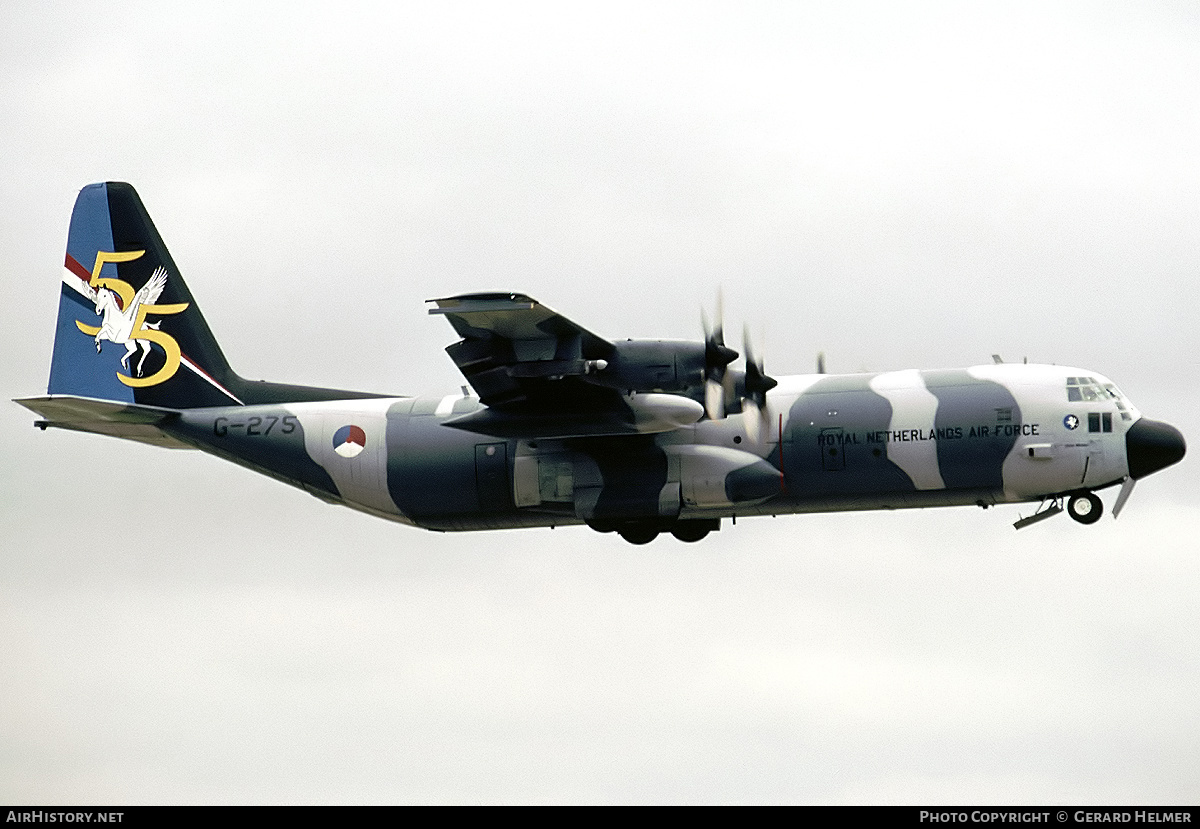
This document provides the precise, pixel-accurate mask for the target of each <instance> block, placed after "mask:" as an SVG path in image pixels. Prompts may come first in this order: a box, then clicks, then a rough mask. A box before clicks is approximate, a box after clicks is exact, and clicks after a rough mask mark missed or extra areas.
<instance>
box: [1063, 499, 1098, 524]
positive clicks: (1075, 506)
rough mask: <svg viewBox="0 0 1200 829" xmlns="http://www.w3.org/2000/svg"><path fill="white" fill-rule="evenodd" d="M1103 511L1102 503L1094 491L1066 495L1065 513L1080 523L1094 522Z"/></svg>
mask: <svg viewBox="0 0 1200 829" xmlns="http://www.w3.org/2000/svg"><path fill="white" fill-rule="evenodd" d="M1103 513H1104V504H1103V502H1102V501H1101V500H1100V499H1099V498H1098V497H1097V496H1096V493H1094V492H1076V493H1075V494H1074V495H1070V496H1068V497H1067V514H1068V515H1070V516H1071V517H1072V518H1074V519H1075V520H1076V521H1078V522H1079V523H1080V524H1095V523H1096V522H1097V521H1099V520H1100V516H1101V515H1102V514H1103Z"/></svg>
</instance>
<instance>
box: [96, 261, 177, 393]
mask: <svg viewBox="0 0 1200 829" xmlns="http://www.w3.org/2000/svg"><path fill="white" fill-rule="evenodd" d="M145 253H146V251H144V250H127V251H107V250H99V251H96V263H95V264H94V265H93V266H92V278H91V279H90V280H89V281H88V284H89V285H90V286H92V287H93V288H108V289H109V290H110V291H112V292H113V293H115V294H116V295H117V296H119V297H120V298H121V307H122V308H128V307H129V303H131V302H133V298H134V296H135V295H136V293H137V292H136V291H135V290H134V288H133V286H132V285H130V284H129V283H128V282H126V281H124V280H123V279H109V278H102V277H101V276H100V271H101V269H102V268H103V267H104V265H105V264H106V263H109V262H114V263H115V262H132V261H133V260H134V259H138V258H140V257H141V256H142V255H143V254H145ZM187 307H188V303H186V302H177V303H171V304H169V305H139V306H138V310H137V316H136V317H135V318H134V320H133V330H132V331H131V332H130V334H129V339H131V340H149V341H150V342H152V343H158V344H159V346H160V347H161V348H162V350H163V351H164V352H165V353H166V357H167V359H166V362H164V363H163V367H162V368H160V369H159V370H158V371H156V372H154V373H153V374H151V375H150V376H149V377H130V376H128V375H125V374H122V373H121V372H119V371H118V372H117V379H118V380H120V381H121V382H122V383H124V384H125V385H127V386H132V387H134V388H144V387H146V386H157V385H158V384H159V383H163V382H165V381H167V380H170V379H171V378H172V377H173V376H174V375H175V372H177V371H178V370H179V358H180V357H181V356H182V352H181V351H180V350H179V343H177V342H176V341H175V338H174V337H172V336H171V335H170V334H164V333H163V332H162V331H156V330H155V329H153V328H146V329H143V328H142V325H143V324H145V322H146V314H178V313H180V312H181V311H183V310H184V309H186V308H187ZM75 325H76V326H77V327H78V328H79V330H80V331H82V332H83V333H85V334H87V335H88V336H90V337H94V336H96V335H97V334H99V333H100V326H91V325H84V324H83V323H82V322H79V321H78V320H76V321H75Z"/></svg>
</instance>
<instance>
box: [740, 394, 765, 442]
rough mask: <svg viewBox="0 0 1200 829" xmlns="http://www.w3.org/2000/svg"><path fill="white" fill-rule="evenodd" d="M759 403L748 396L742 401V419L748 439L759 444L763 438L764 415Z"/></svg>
mask: <svg viewBox="0 0 1200 829" xmlns="http://www.w3.org/2000/svg"><path fill="white" fill-rule="evenodd" d="M762 414H763V413H762V412H761V411H759V408H758V404H756V403H755V402H754V401H753V400H750V399H749V398H747V399H746V400H745V401H744V402H743V403H742V421H743V423H744V425H745V427H746V440H748V441H750V444H751V445H752V446H757V445H758V444H759V442H760V440H761V438H762V425H763V420H764V418H763V416H762Z"/></svg>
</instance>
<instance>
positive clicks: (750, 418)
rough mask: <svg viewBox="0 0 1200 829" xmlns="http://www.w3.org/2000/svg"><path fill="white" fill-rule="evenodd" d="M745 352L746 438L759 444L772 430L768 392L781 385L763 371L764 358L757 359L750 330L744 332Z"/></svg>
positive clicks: (743, 407)
mask: <svg viewBox="0 0 1200 829" xmlns="http://www.w3.org/2000/svg"><path fill="white" fill-rule="evenodd" d="M742 342H743V350H744V351H745V352H746V379H745V380H744V381H743V385H744V387H745V397H744V398H743V399H742V413H743V419H744V420H745V425H746V437H747V438H749V439H750V441H751V442H752V443H758V442H759V439H760V438H761V436H762V434H763V433H764V432H767V431H768V430H769V429H770V420H771V411H770V408H769V406H768V403H767V392H769V391H770V390H771V389H773V388H775V387H776V386H778V385H779V381H777V380H776V379H775V378H774V377H770V376H768V375H767V373H766V371H765V370H764V369H763V361H762V358H761V357H760V358H757V359H756V358H755V356H754V349H753V347H752V346H751V344H750V329H749V327H745V328H743V330H742Z"/></svg>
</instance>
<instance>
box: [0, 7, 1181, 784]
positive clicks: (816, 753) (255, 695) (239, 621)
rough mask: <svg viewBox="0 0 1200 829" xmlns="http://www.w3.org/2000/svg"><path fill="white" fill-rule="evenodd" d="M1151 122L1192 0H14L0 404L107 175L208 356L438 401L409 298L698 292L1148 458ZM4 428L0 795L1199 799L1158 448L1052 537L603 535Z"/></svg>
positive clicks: (581, 300)
mask: <svg viewBox="0 0 1200 829" xmlns="http://www.w3.org/2000/svg"><path fill="white" fill-rule="evenodd" d="M247 5H248V6H249V8H246V6H247ZM1197 148H1200V7H1197V6H1196V4H1195V3H1192V2H1167V1H1166V0H1163V2H1155V1H1154V0H1142V2H1138V3H1100V2H1079V3H1053V2H1051V3H1047V2H1038V3H1008V4H1002V5H996V4H990V5H985V4H975V3H933V2H910V3H904V4H895V3H814V2H782V3H761V2H760V3H753V2H743V3H728V4H712V3H695V2H688V3H646V2H638V3H617V2H613V0H606V2H603V3H597V4H585V3H570V4H562V3H544V4H542V3H478V4H476V3H436V4H435V3H416V4H406V3H380V4H370V3H346V2H339V3H336V4H334V3H330V4H319V3H299V2H288V3H280V4H266V3H261V4H243V3H218V2H212V0H206V2H203V3H189V2H178V3H170V4H163V3H152V2H146V3H131V2H113V3H105V4H93V3H62V2H57V3H56V2H37V3H34V2H24V0H17V2H8V3H4V4H3V6H2V7H0V151H2V157H3V163H2V164H0V195H2V196H3V204H4V207H5V209H4V211H3V218H2V219H0V249H2V250H3V251H4V254H5V264H4V265H3V266H0V274H2V278H3V284H4V286H5V288H6V295H7V297H8V302H7V304H6V307H7V313H5V314H4V315H3V319H4V320H5V324H6V325H7V327H8V330H9V332H10V333H9V336H8V337H7V338H6V346H5V348H4V351H3V357H2V359H0V390H2V391H3V392H4V396H5V397H6V398H12V397H24V396H30V395H36V394H40V393H44V391H45V388H46V379H47V373H48V368H49V361H50V349H51V344H52V337H53V320H54V318H55V309H56V306H57V302H58V296H59V279H60V273H61V267H62V261H63V250H64V246H65V243H66V235H67V225H68V219H69V214H70V210H71V206H72V204H73V202H74V199H75V194H76V193H77V191H78V190H79V188H80V187H82V186H83V185H84V184H87V183H89V182H92V181H103V180H106V179H107V180H124V181H129V182H131V183H133V184H134V185H135V186H136V187H137V188H138V191H139V192H140V194H141V196H142V199H143V201H144V202H145V204H146V206H147V207H148V209H149V210H150V212H151V215H152V216H153V217H154V219H155V221H156V223H157V225H158V227H159V230H160V231H161V233H162V235H163V237H164V238H165V239H166V241H167V244H168V246H169V247H170V249H171V251H172V253H173V255H174V258H175V261H176V263H177V264H178V265H179V267H180V269H181V270H182V272H183V273H184V275H185V276H186V278H187V280H188V284H189V286H190V287H191V289H192V291H193V293H194V294H195V296H196V299H197V301H198V303H199V304H200V305H201V307H202V308H203V310H204V312H205V315H206V317H207V319H208V321H209V323H210V325H211V327H212V329H213V331H214V332H215V333H216V335H217V337H218V339H219V340H220V342H221V344H222V346H223V348H224V350H225V352H226V354H227V356H228V357H229V359H230V362H231V363H232V364H233V365H234V367H235V368H236V369H237V370H238V371H239V372H240V373H241V374H243V375H245V376H248V377H251V378H263V379H270V380H277V381H288V382H300V383H311V384H318V385H335V386H341V387H344V388H360V389H364V390H370V391H380V392H394V393H406V394H419V393H429V394H438V395H441V394H445V393H449V392H452V391H455V390H456V389H457V388H458V387H459V385H460V384H461V383H462V380H461V377H460V375H459V374H458V372H457V370H456V369H455V367H454V365H453V364H452V363H451V362H450V360H449V358H448V357H446V355H445V354H444V353H443V351H442V349H443V348H444V347H445V346H446V345H447V344H449V343H450V342H452V341H453V340H454V339H455V337H454V336H453V333H452V331H451V329H450V328H449V326H447V325H446V324H445V321H444V320H442V319H439V318H433V317H430V316H428V315H427V314H426V312H425V305H424V300H426V299H429V298H431V297H438V296H445V295H448V294H452V293H456V292H461V291H468V290H513V291H522V292H525V293H528V294H530V295H532V296H534V297H536V298H538V299H539V300H541V301H542V302H545V303H546V304H548V305H550V306H551V307H553V308H555V309H557V310H559V311H562V312H563V313H565V314H567V315H568V316H570V317H571V318H573V319H575V320H576V321H578V322H579V323H580V324H582V325H584V326H586V327H588V328H589V329H591V330H593V331H595V332H596V333H598V334H601V335H604V336H608V337H638V336H641V337H680V338H682V337H698V336H700V322H699V320H700V308H701V306H702V305H704V304H708V305H709V306H711V304H712V302H713V297H714V296H715V294H716V291H717V289H718V287H719V286H720V287H721V288H723V291H724V295H725V305H726V320H725V323H726V328H727V330H730V331H740V329H741V325H742V323H743V322H745V323H748V324H749V325H750V326H751V329H752V330H753V331H754V332H755V335H756V336H757V337H758V338H759V340H760V341H761V342H762V344H763V346H762V350H763V351H764V352H765V356H766V366H767V369H768V371H770V372H771V373H772V374H776V375H780V374H787V373H798V372H806V371H810V370H811V369H812V366H813V365H814V361H815V355H816V353H817V352H818V351H820V350H824V351H825V352H826V353H827V355H828V357H827V359H828V364H829V368H830V370H832V371H858V370H864V369H865V370H883V369H903V368H912V367H921V368H935V367H951V366H962V365H971V364H975V363H981V362H990V355H991V354H993V353H1000V354H1002V355H1003V356H1004V357H1005V358H1007V359H1010V360H1019V359H1021V358H1023V357H1028V358H1029V359H1030V360H1031V361H1033V360H1036V361H1044V362H1055V363H1061V364H1069V365H1078V366H1082V367H1085V368H1088V369H1090V370H1093V371H1095V372H1098V373H1102V374H1106V375H1108V376H1109V377H1111V378H1112V379H1113V380H1114V381H1115V382H1117V383H1118V384H1119V385H1120V386H1121V387H1122V389H1123V390H1124V391H1125V393H1126V394H1127V395H1129V396H1130V397H1131V398H1132V400H1133V401H1134V403H1135V404H1136V405H1138V406H1139V407H1140V408H1141V409H1142V410H1143V411H1144V412H1145V413H1146V414H1147V415H1148V416H1150V417H1152V418H1156V419H1161V420H1165V421H1168V422H1170V423H1173V424H1175V425H1176V426H1178V427H1179V428H1180V429H1181V430H1182V431H1183V432H1184V434H1185V436H1187V437H1188V439H1189V441H1190V442H1191V443H1192V445H1193V447H1195V446H1197V445H1200V438H1198V437H1197V436H1200V415H1198V411H1200V393H1198V392H1197V382H1196V377H1197V369H1198V368H1200V366H1198V358H1197V345H1198V342H1197V340H1198V337H1197V334H1196V319H1197V310H1198V301H1197V289H1196V284H1197V276H1198V275H1200V151H1198V149H1197ZM33 419H34V416H33V415H32V414H31V413H30V412H28V411H26V410H24V409H22V408H20V407H19V406H17V405H15V404H10V403H6V404H3V405H0V434H3V437H2V438H0V465H2V468H3V473H2V475H0V538H2V539H3V540H2V543H0V546H2V548H3V552H2V553H0V654H2V656H3V658H0V699H2V700H3V704H0V802H4V803H30V804H33V803H55V804H64V805H65V804H81V803H92V804H96V803H100V804H107V803H114V804H134V803H309V802H312V803H339V802H364V803H378V802H382V803H412V802H422V803H423V802H439V803H441V802H448V803H494V802H504V803H528V802H533V803H542V802H598V803H631V802H651V803H693V802H705V803H708V802H719V803H745V802H769V803H776V802H782V803H914V804H922V803H979V804H982V803H1046V804H1069V803H1138V804H1153V803H1195V802H1197V801H1200V776H1198V775H1197V772H1196V770H1197V769H1198V768H1200V713H1198V712H1200V709H1198V706H1197V704H1196V689H1197V688H1200V656H1198V652H1197V648H1196V642H1197V641H1200V595H1198V591H1200V561H1198V557H1197V552H1200V542H1198V540H1197V532H1198V529H1200V495H1197V493H1198V492H1200V480H1198V477H1200V473H1197V472H1196V471H1195V469H1196V468H1197V467H1196V464H1195V462H1194V459H1192V458H1188V459H1187V460H1185V462H1184V463H1183V464H1181V465H1180V466H1177V467H1172V468H1171V469H1169V470H1166V471H1164V472H1162V473H1160V474H1158V475H1155V476H1153V477H1151V478H1148V479H1146V480H1144V481H1142V482H1141V483H1139V485H1138V487H1137V491H1136V492H1135V493H1134V496H1133V498H1132V500H1131V501H1130V503H1129V505H1128V507H1127V509H1126V511H1125V512H1124V513H1123V515H1122V517H1121V519H1120V520H1119V521H1115V522H1114V521H1113V520H1112V519H1111V517H1110V516H1109V515H1106V516H1105V518H1104V519H1103V520H1102V522H1101V523H1099V524H1097V525H1095V526H1091V527H1084V526H1082V525H1078V524H1075V523H1074V522H1072V521H1069V520H1068V519H1066V518H1061V519H1055V520H1053V521H1049V522H1046V523H1043V524H1039V525H1037V526H1035V527H1032V528H1030V529H1027V530H1023V531H1021V532H1014V530H1013V528H1012V522H1013V521H1014V520H1016V518H1017V517H1018V516H1019V515H1027V514H1029V513H1030V512H1031V511H1032V507H1030V506H1022V507H1015V506H1008V507H1001V508H997V509H994V510H988V511H987V512H983V511H980V510H978V509H967V508H961V509H949V510H922V511H911V512H904V513H860V514H834V515H825V516H795V517H788V518H778V519H753V520H745V521H742V522H740V523H739V524H738V525H737V526H736V527H733V526H729V525H728V523H727V524H726V525H725V527H724V529H723V530H722V531H721V532H720V533H719V534H717V535H713V536H710V537H709V538H708V539H707V540H706V541H704V542H703V543H701V544H696V545H683V544H680V543H678V542H676V541H675V540H674V539H669V538H666V539H659V540H658V541H656V542H655V543H653V544H651V545H648V546H646V547H633V546H630V545H627V544H625V543H623V542H621V541H620V539H617V538H615V537H614V536H611V535H599V534H596V533H593V532H591V531H590V530H587V529H586V528H566V529H558V530H553V531H551V530H524V531H513V532H507V533H503V532H502V533H472V534H447V535H440V534H434V533H429V532H425V531H422V530H417V529H413V528H409V527H404V526H400V525H394V524H389V523H387V522H384V521H381V520H378V519H374V518H370V517H366V516H363V515H360V514H358V513H354V512H352V511H350V510H346V509H343V508H338V507H331V506H327V505H325V504H322V503H321V502H319V501H317V500H315V499H313V498H311V497H309V496H308V495H305V494H303V493H301V492H299V491H298V490H294V489H292V488H289V487H286V486H284V485H281V484H279V483H277V482H275V481H273V480H270V479H267V478H263V477H259V476H256V475H254V474H252V473H249V472H247V471H245V470H242V469H240V468H237V467H234V466H232V465H230V464H227V463H224V462H222V461H220V460H218V459H216V458H212V457H209V456H205V455H201V454H200V453H197V452H171V451H166V450H158V449H153V448H150V447H145V446H141V445H137V444H129V443H124V442H119V441H116V440H113V439H109V438H103V437H99V436H88V435H79V434H72V433H68V432H63V431H50V432H46V433H41V432H37V431H35V430H34V429H33V428H31V422H32V421H33ZM1105 495H1106V499H1105V500H1106V502H1107V506H1108V508H1109V509H1111V506H1112V501H1113V497H1114V494H1113V493H1112V492H1109V493H1105Z"/></svg>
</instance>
